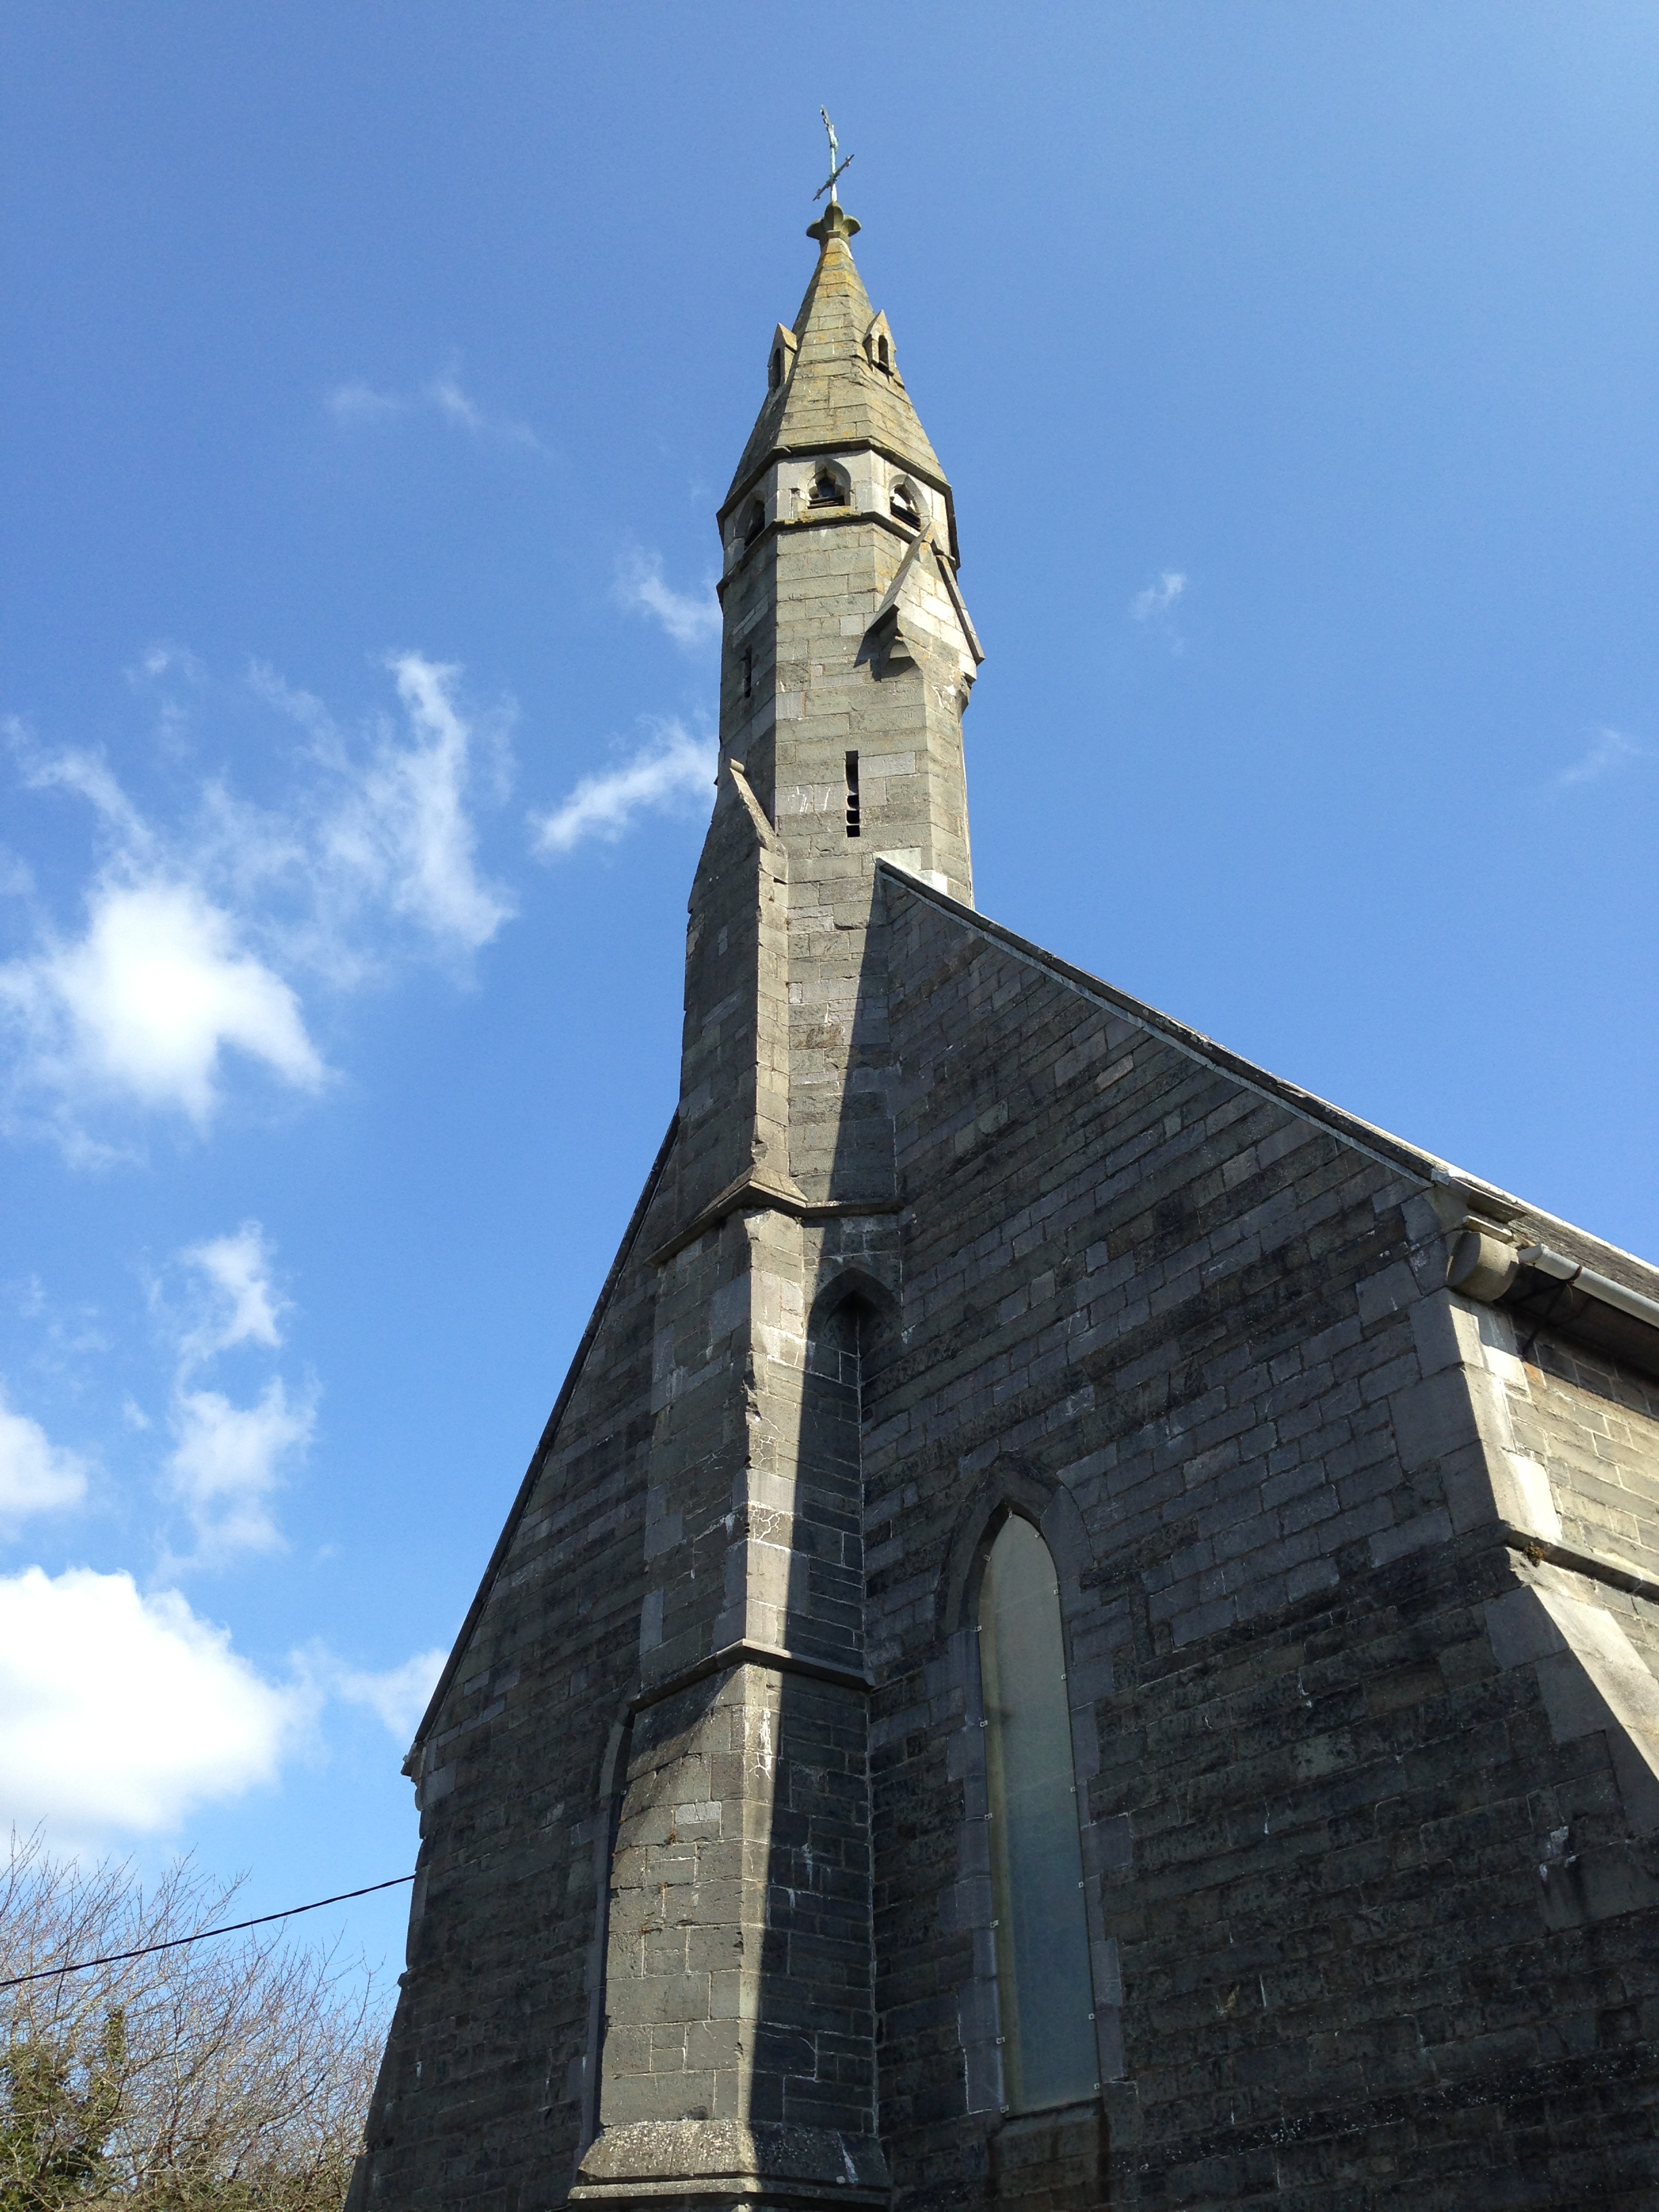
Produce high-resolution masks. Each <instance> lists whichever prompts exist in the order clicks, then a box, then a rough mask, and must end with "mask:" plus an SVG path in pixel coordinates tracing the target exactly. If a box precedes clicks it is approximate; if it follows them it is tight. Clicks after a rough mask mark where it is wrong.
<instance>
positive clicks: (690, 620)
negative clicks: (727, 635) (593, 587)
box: [617, 546, 720, 646]
mask: <svg viewBox="0 0 1659 2212" xmlns="http://www.w3.org/2000/svg"><path fill="white" fill-rule="evenodd" d="M617 599H619V600H620V601H621V603H622V605H623V606H625V607H631V608H634V609H635V610H637V611H640V612H641V613H644V614H648V615H651V616H653V617H654V618H655V619H656V620H657V621H658V622H659V623H661V624H662V626H663V628H664V629H665V630H666V631H667V632H668V635H670V637H671V638H672V639H673V641H674V642H675V644H676V645H685V646H696V645H705V644H707V643H708V641H709V640H710V639H711V638H715V637H718V636H719V635H720V601H719V600H718V599H716V598H715V597H714V592H713V590H712V588H710V587H708V586H705V587H704V589H703V590H702V592H676V591H673V590H671V588H670V586H668V585H666V584H665V583H664V581H663V575H662V556H661V555H660V554H657V553H644V552H641V550H639V548H638V547H637V546H636V547H635V548H634V549H633V550H631V551H629V552H628V553H625V554H624V555H623V557H622V559H621V560H620V561H619V562H617Z"/></svg>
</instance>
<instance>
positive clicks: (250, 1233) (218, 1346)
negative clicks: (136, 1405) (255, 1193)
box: [179, 1221, 288, 1368]
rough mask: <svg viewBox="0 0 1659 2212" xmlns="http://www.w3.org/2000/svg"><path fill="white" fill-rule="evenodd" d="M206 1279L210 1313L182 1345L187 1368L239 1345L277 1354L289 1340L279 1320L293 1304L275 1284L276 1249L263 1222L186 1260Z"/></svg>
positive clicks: (200, 1247)
mask: <svg viewBox="0 0 1659 2212" xmlns="http://www.w3.org/2000/svg"><path fill="white" fill-rule="evenodd" d="M180 1256H181V1257H182V1259H183V1260H184V1261H185V1264H186V1265H187V1266H189V1267H192V1268H194V1269H195V1270H196V1271H197V1274H198V1275H199V1276H200V1277H201V1278H202V1281H203V1285H204V1289H205V1291H206V1300H205V1310H204V1311H203V1312H201V1313H200V1315H199V1316H198V1318H197V1320H196V1321H195V1322H193V1323H192V1324H191V1326H189V1327H187V1328H185V1330H184V1332H183V1334H181V1335H180V1337H179V1358H180V1361H181V1363H182V1364H183V1365H184V1366H185V1367H186V1368H192V1367H196V1366H198V1365H199V1364H201V1362H202V1361H204V1359H210V1358H212V1357H213V1356H214V1354H215V1353H216V1352H229V1351H232V1350H234V1347H235V1346H237V1345H239V1344H258V1345H263V1346H265V1347H266V1348H267V1349H268V1350H270V1351H273V1352H274V1351H276V1349H277V1347H278V1346H280V1345H281V1343H282V1341H283V1337H282V1330H281V1328H280V1327H279V1322H278V1317H279V1316H280V1315H281V1314H282V1313H283V1310H285V1308H286V1306H287V1304H288V1301H287V1299H286V1298H284V1297H283V1296H282V1294H281V1292H280V1291H278V1290H277V1289H276V1285H275V1283H274V1282H273V1281H272V1280H271V1273H270V1259H271V1255H270V1247H269V1245H268V1244H267V1243H266V1242H265V1234H264V1230H263V1229H262V1228H261V1227H260V1225H259V1224H258V1222H257V1221H245V1222H244V1223H243V1224H242V1225H241V1227H240V1229H239V1230H237V1231H236V1232H235V1233H234V1236H229V1237H210V1238H209V1239H208V1240H207V1241H206V1243H202V1244H192V1245H191V1246H190V1248H189V1249H188V1250H187V1251H185V1252H184V1253H183V1254H182V1255H180Z"/></svg>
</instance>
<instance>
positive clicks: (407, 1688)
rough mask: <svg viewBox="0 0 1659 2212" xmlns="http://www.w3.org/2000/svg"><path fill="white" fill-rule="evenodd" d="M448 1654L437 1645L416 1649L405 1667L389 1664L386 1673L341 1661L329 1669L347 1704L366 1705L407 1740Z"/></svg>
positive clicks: (337, 1691) (402, 1740) (336, 1689)
mask: <svg viewBox="0 0 1659 2212" xmlns="http://www.w3.org/2000/svg"><path fill="white" fill-rule="evenodd" d="M448 1656H449V1654H448V1652H447V1650H443V1649H441V1648H440V1647H435V1648H434V1649H433V1650H430V1651H417V1652H416V1654H415V1655H414V1656H413V1657H412V1658H410V1659H405V1660H404V1663H403V1665H402V1666H401V1667H388V1668H386V1670H385V1672H384V1673H382V1674H365V1673H363V1672H362V1671H361V1670H360V1669H358V1668H352V1667H343V1666H340V1665H339V1664H338V1663H337V1662H328V1663H327V1664H326V1666H325V1674H326V1678H327V1680H328V1681H329V1684H330V1686H331V1688H332V1690H333V1692H334V1694H335V1696H336V1697H337V1698H338V1699H341V1700H342V1702H343V1704H346V1705H363V1706H366V1707H367V1708H368V1711H370V1712H372V1713H373V1714H374V1716H375V1717H376V1718H377V1719H378V1720H379V1721H380V1723H381V1724H382V1725H383V1726H384V1727H385V1728H386V1729H388V1730H390V1732H391V1733H392V1735H394V1736H396V1737H397V1738H398V1741H399V1742H400V1743H407V1742H408V1741H409V1739H410V1736H412V1735H414V1733H415V1729H416V1723H418V1722H419V1720H420V1717H421V1715H422V1713H423V1712H424V1711H426V1708H427V1700H428V1699H429V1698H430V1697H431V1695H432V1692H433V1691H434V1689H435V1687H436V1686H437V1680H438V1677H439V1675H440V1674H442V1672H443V1668H444V1662H445V1660H446V1659H447V1658H448Z"/></svg>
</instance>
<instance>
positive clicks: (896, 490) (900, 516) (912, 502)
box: [887, 482, 922, 530]
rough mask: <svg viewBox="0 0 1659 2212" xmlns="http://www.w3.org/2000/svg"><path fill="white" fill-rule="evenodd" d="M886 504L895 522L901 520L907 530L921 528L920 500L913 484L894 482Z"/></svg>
mask: <svg viewBox="0 0 1659 2212" xmlns="http://www.w3.org/2000/svg"><path fill="white" fill-rule="evenodd" d="M887 505H888V508H889V511H890V513H891V514H892V517H893V520H894V521H895V522H902V524H903V525H904V526H905V528H906V529H907V530H920V529H921V520H922V516H921V497H920V495H918V493H917V491H916V489H915V485H914V484H912V483H908V482H907V483H896V484H895V485H894V486H893V491H892V496H891V497H890V499H889V501H888V502H887Z"/></svg>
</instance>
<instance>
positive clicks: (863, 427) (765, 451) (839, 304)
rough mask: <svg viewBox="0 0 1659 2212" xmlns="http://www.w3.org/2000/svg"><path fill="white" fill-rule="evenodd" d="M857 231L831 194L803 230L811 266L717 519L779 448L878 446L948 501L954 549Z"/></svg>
mask: <svg viewBox="0 0 1659 2212" xmlns="http://www.w3.org/2000/svg"><path fill="white" fill-rule="evenodd" d="M859 228H860V224H859V223H858V222H857V221H856V220H855V218H854V216H850V215H848V212H847V210H845V209H844V208H843V207H842V206H841V205H840V204H839V203H838V202H837V201H836V200H834V199H832V200H831V201H830V203H829V206H828V207H827V208H826V209H825V210H824V211H823V215H821V216H819V217H818V219H817V222H813V223H811V224H809V225H808V226H807V232H806V235H807V236H808V237H809V238H811V239H815V240H817V245H818V263H817V268H816V269H815V270H813V272H812V277H811V283H809V284H808V285H807V288H806V296H805V299H804V300H803V301H801V304H800V313H799V314H798V315H797V316H796V317H795V319H794V323H793V325H792V326H790V327H789V328H786V327H785V326H784V325H783V324H781V323H780V324H779V325H778V326H777V329H776V331H775V333H774V334H773V339H772V346H771V350H770V353H769V358H768V362H767V395H766V398H765V401H764V403H763V405H762V408H761V410H760V413H759V415H758V416H757V418H756V422H755V427H754V428H753V430H752V431H751V432H750V435H749V442H748V444H747V445H746V446H745V447H744V450H743V458H742V459H741V460H739V462H738V467H737V473H736V474H735V476H734V477H732V488H731V489H730V490H729V491H728V492H727V494H726V501H725V503H724V505H723V506H722V507H721V508H720V521H721V524H722V526H724V525H725V523H726V519H727V517H728V516H729V515H730V514H731V513H732V509H733V508H734V507H736V506H737V505H738V503H739V502H740V501H742V500H743V498H744V495H746V494H752V493H753V491H754V489H755V487H756V485H757V483H758V482H759V480H760V479H761V478H762V477H763V475H764V474H765V471H767V469H768V468H769V466H770V465H772V464H773V463H774V462H775V461H776V460H777V459H780V458H781V457H782V456H784V455H787V454H806V453H823V452H828V451H831V450H835V451H841V452H871V453H882V454H884V455H886V456H887V458H888V459H890V460H891V461H894V462H896V463H898V464H899V465H901V466H902V467H904V468H907V469H911V470H914V471H916V472H917V473H918V474H919V475H920V476H921V477H923V478H924V479H925V480H926V481H927V483H930V484H932V485H933V486H935V487H936V488H937V489H938V490H939V495H940V496H941V497H942V499H943V501H944V502H945V520H946V524H947V530H946V532H945V546H946V550H948V551H951V552H954V550H955V545H956V525H955V517H954V514H953V513H951V488H950V485H949V483H947V482H946V480H945V471H944V470H943V469H942V468H941V467H940V466H939V456H938V455H937V454H936V453H934V451H933V447H932V445H931V444H930V443H929V442H928V438H927V432H926V431H925V430H924V429H923V428H922V427H921V421H920V419H919V417H918V416H917V414H916V410H915V407H914V406H913V405H912V404H911V402H910V395H909V393H908V391H907V390H906V389H905V384H904V379H903V377H902V374H900V372H899V367H898V361H897V356H896V349H895V347H894V343H893V334H892V331H891V330H890V328H889V326H888V322H887V318H886V316H885V315H884V314H878V313H877V312H876V310H875V309H874V307H872V305H871V303H870V295H869V294H868V293H867V292H866V290H865V289H864V280H863V279H862V277H860V275H859V272H858V266H857V264H856V263H855V262H854V259H853V249H852V240H853V238H854V234H856V233H857V231H858V230H859Z"/></svg>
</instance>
